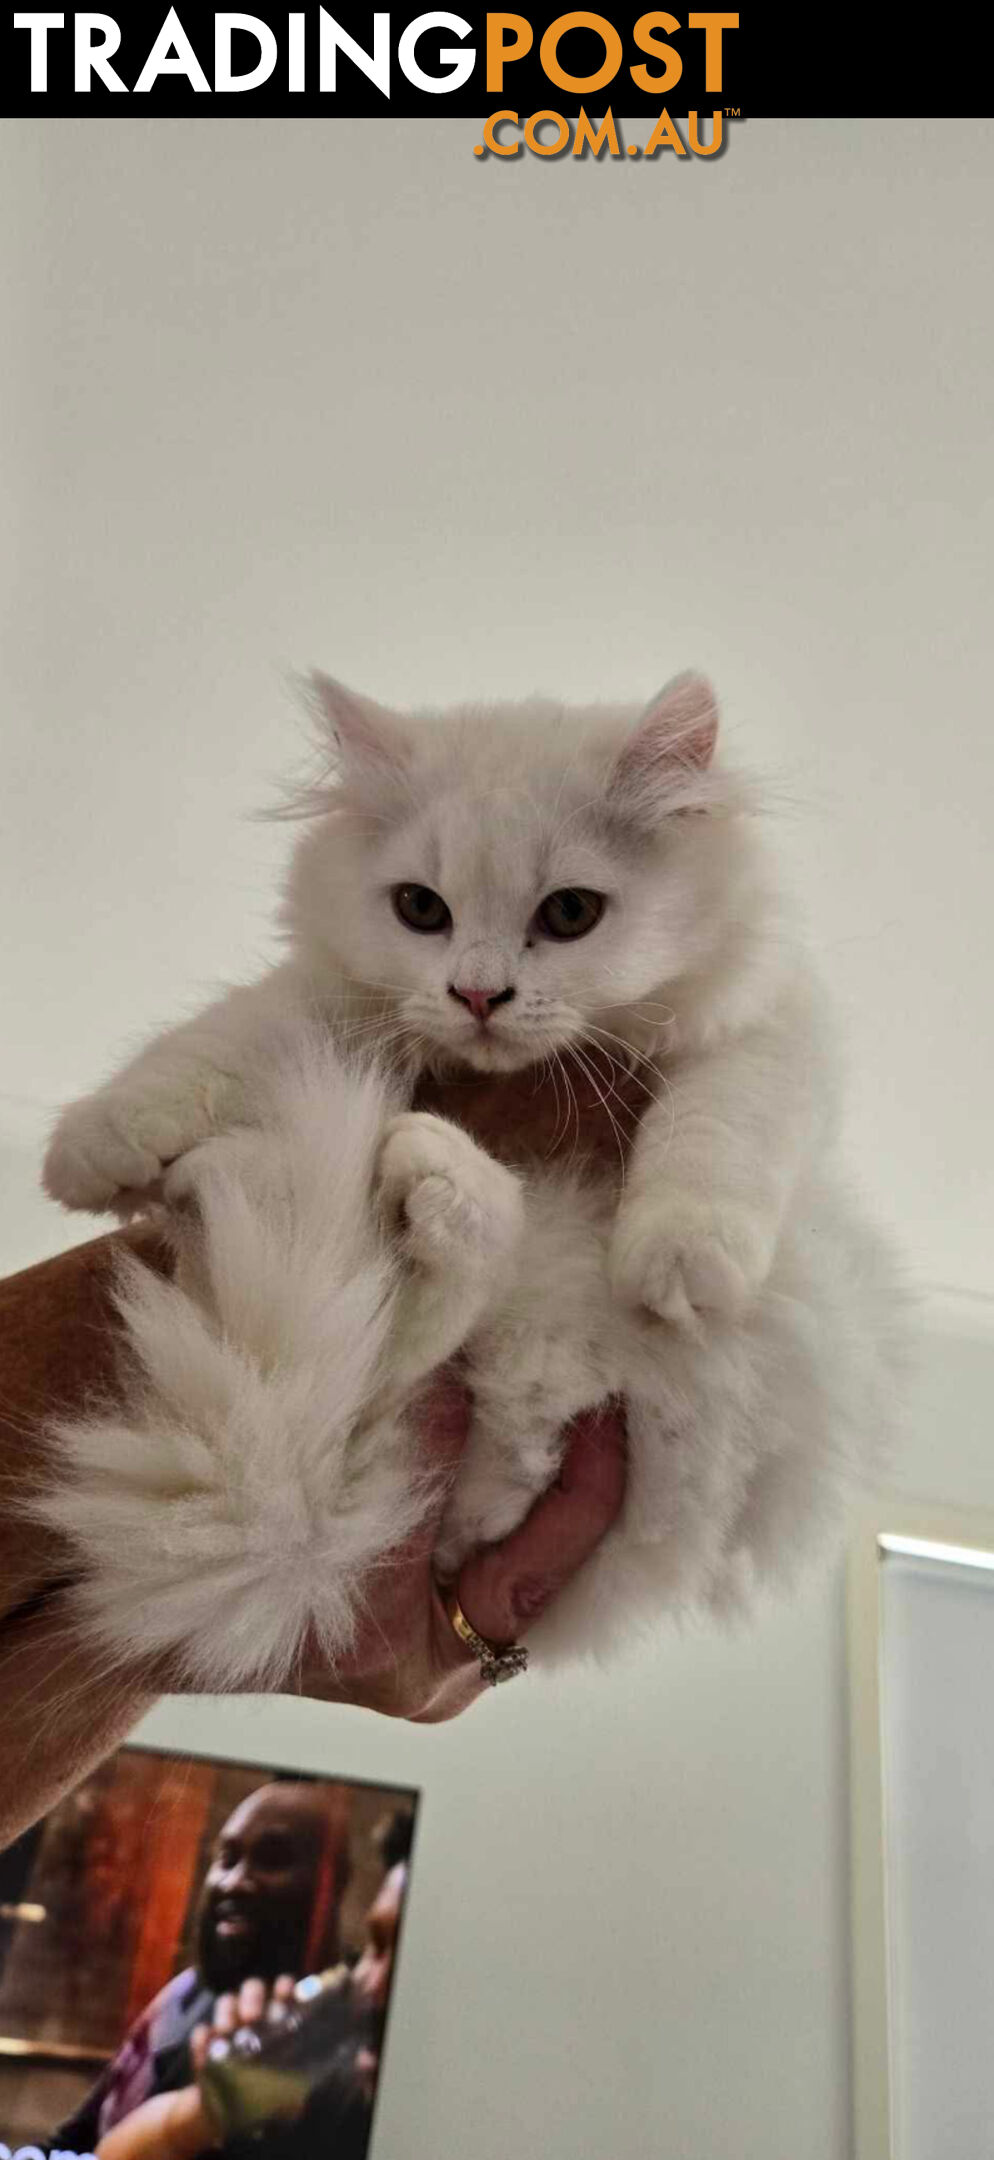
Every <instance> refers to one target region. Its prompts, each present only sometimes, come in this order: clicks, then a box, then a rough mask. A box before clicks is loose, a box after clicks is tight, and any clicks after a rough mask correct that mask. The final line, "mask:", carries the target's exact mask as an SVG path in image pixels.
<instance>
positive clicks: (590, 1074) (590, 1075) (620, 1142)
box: [567, 1043, 625, 1185]
mask: <svg viewBox="0 0 994 2160" xmlns="http://www.w3.org/2000/svg"><path fill="white" fill-rule="evenodd" d="M567 1055H568V1056H569V1057H572V1058H573V1059H574V1060H575V1062H576V1064H577V1065H578V1066H579V1068H580V1071H581V1072H582V1073H585V1075H586V1078H587V1080H588V1082H589V1084H590V1086H591V1087H592V1088H593V1091H594V1094H595V1095H596V1097H597V1100H598V1102H600V1103H601V1104H602V1105H603V1107H604V1110H605V1113H606V1115H607V1119H608V1122H609V1124H610V1127H611V1131H612V1132H613V1134H614V1144H615V1147H616V1148H617V1150H618V1162H619V1165H620V1168H621V1183H622V1185H624V1182H625V1148H624V1136H623V1134H622V1132H621V1130H620V1127H619V1125H618V1120H617V1118H616V1117H615V1115H614V1112H613V1111H612V1109H611V1107H610V1104H609V1103H608V1099H607V1096H606V1095H605V1094H604V1093H603V1092H602V1090H601V1088H600V1087H599V1086H598V1083H597V1079H596V1077H595V1074H594V1071H593V1068H592V1066H591V1065H590V1064H589V1062H588V1060H587V1059H586V1058H585V1057H584V1055H583V1052H582V1051H581V1050H580V1048H579V1046H578V1045H577V1044H576V1043H570V1045H569V1047H568V1051H567Z"/></svg>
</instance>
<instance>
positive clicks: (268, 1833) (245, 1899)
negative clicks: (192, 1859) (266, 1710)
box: [197, 1785, 335, 1995]
mask: <svg viewBox="0 0 994 2160" xmlns="http://www.w3.org/2000/svg"><path fill="white" fill-rule="evenodd" d="M334 1830H335V1825H334V1822H333V1821H331V1820H330V1819H329V1806H328V1801H327V1799H326V1797H325V1796H324V1794H323V1793H322V1791H321V1789H320V1787H316V1786H310V1785H264V1786H262V1787H261V1789H260V1791H258V1792H254V1793H250V1795H249V1797H248V1799H247V1800H243V1801H242V1803H241V1806H240V1807H237V1808H236V1809H235V1811H234V1814H233V1815H229V1817H228V1820H227V1822H226V1823H225V1825H224V1828H223V1830H222V1831H221V1834H220V1836H219V1838H218V1840H217V1844H216V1845H215V1848H214V1855H213V1858H212V1860H211V1864H210V1867H209V1868H208V1870H207V1874H206V1876H205V1877H204V1887H203V1891H202V1894H201V1900H200V1914H199V1919H198V1925H197V1968H198V1971H199V1973H200V1976H201V1979H202V1980H203V1981H204V1984H205V1986H206V1987H209V1988H210V1989H211V1992H212V1993H213V1994H214V1995H223V1994H225V1993H226V1992H227V1991H228V1990H229V1989H232V1988H239V1987H240V1986H241V1984H242V1981H243V1980H247V1979H248V1977H249V1975H250V1974H252V1973H255V1974H258V1975H259V1977H260V1978H261V1979H264V1980H275V1979H276V1977H277V1974H278V1973H299V1972H303V1971H304V1970H305V1954H306V1949H307V1942H308V1934H309V1930H310V1921H311V1913H312V1909H313V1904H314V1892H315V1884H316V1881H317V1877H318V1872H319V1869H320V1867H321V1862H322V1858H323V1855H324V1853H325V1850H326V1846H327V1843H328V1838H329V1832H330V1833H331V1835H332V1837H334Z"/></svg>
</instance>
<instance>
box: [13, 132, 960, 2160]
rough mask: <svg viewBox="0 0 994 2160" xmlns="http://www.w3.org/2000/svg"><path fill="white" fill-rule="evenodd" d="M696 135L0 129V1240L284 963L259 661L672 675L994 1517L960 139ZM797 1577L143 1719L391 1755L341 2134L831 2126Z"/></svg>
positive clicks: (30, 1243) (827, 1973)
mask: <svg viewBox="0 0 994 2160" xmlns="http://www.w3.org/2000/svg"><path fill="white" fill-rule="evenodd" d="M730 135H731V141H730V145H729V148H728V150H727V153H726V154H724V155H723V156H721V157H720V158H717V159H714V160H711V161H706V160H705V161H700V162H698V161H696V160H693V159H688V160H686V161H685V162H680V163H677V162H676V161H675V160H672V159H669V160H668V159H666V158H663V159H661V160H657V161H655V162H654V163H653V164H651V165H645V164H643V163H641V162H639V161H634V160H633V161H631V162H629V161H628V160H620V161H618V162H617V163H614V162H611V161H606V162H605V163H603V164H598V163H596V162H594V161H593V160H591V159H586V160H584V161H583V162H582V163H580V162H579V161H574V160H572V159H569V158H567V159H565V160H562V161H551V160H550V161H540V160H537V159H531V158H528V157H525V156H522V157H521V158H520V159H516V160H508V161H506V162H501V163H500V164H498V163H497V162H496V161H493V160H480V159H476V158H474V157H473V155H472V146H473V143H474V142H475V141H477V140H478V139H479V137H478V130H477V126H476V123H474V122H473V121H467V122H461V121H457V120H444V121H437V122H436V121H435V120H434V119H425V120H415V121H410V122H393V123H382V124H379V125H377V124H375V123H373V122H370V121H328V122H326V123H321V122H310V121H300V122H294V123H286V122H280V121H265V120H258V119H251V118H245V119H243V120H237V119H236V120H214V121H204V120H192V121H189V122H186V121H169V120H161V119H156V120H151V121H142V120H137V119H132V118H123V119H117V118H115V119H113V120H107V121H104V120H101V119H95V120H89V121H87V120H80V121H76V120H63V121H57V122H47V123H45V122H37V123H34V122H29V121H22V122H15V123H8V126H7V128H6V130H5V131H4V135H3V139H2V143H0V166H2V170H3V178H4V185H3V187H2V190H0V220H2V223H3V250H4V260H3V272H2V275H3V289H4V292H5V296H6V306H5V308H4V320H3V325H2V327H0V354H2V370H3V390H4V395H3V397H2V400H0V415H2V418H0V426H2V429H3V470H4V473H5V489H4V497H3V502H2V504H0V519H2V529H3V539H4V546H5V547H6V548H9V567H8V573H7V575H6V576H5V578H4V586H5V594H6V600H5V605H6V606H7V608H8V610H9V613H8V616H7V620H6V623H5V626H4V631H3V639H2V657H0V673H2V681H3V699H2V709H0V728H2V736H3V742H2V766H0V772H2V778H0V819H2V843H0V909H2V917H3V921H4V924H5V936H4V938H3V940H2V946H3V950H2V957H0V1016H2V1018H0V1029H2V1038H3V1040H2V1053H0V1180H2V1183H3V1192H4V1197H3V1206H2V1209H0V1259H2V1260H3V1261H4V1262H5V1263H6V1265H7V1266H8V1267H9V1268H16V1267H18V1266H23V1265H27V1264H28V1263H29V1262H30V1261H31V1260H33V1259H36V1258H39V1257H41V1256H42V1255H43V1254H45V1253H46V1252H50V1251H53V1250H55V1249H57V1248H58V1247H59V1246H60V1245H64V1244H68V1243H73V1242H76V1241H77V1240H78V1238H79V1237H80V1235H81V1234H86V1231H87V1229H88V1227H89V1225H88V1224H86V1223H80V1222H67V1221H65V1220H63V1219H62V1218H61V1217H60V1216H59V1214H58V1212H57V1211H56V1210H55V1209H54V1208H52V1207H51V1206H50V1205H49V1204H48V1203H47V1202H45V1201H44V1200H43V1199H41V1198H40V1197H39V1196H38V1194H37V1191H36V1181H37V1157H38V1150H39V1145H40V1140H41V1136H42V1134H43V1132H44V1129H45V1125H46V1123H47V1120H48V1119H49V1117H50V1115H51V1112H52V1109H53V1107H54V1106H55V1105H56V1104H58V1103H59V1102H60V1101H62V1100H63V1099H65V1098H66V1097H69V1096H72V1095H75V1094H77V1093H79V1092H81V1091H82V1090H84V1089H86V1088H88V1087H90V1086H92V1085H93V1084H94V1083H95V1082H96V1081H97V1080H99V1079H100V1078H101V1077H102V1076H103V1075H104V1074H105V1073H106V1072H107V1071H108V1070H109V1069H110V1068H111V1067H112V1066H113V1065H114V1064H115V1063H116V1062H118V1061H119V1059H120V1057H121V1055H122V1052H123V1051H124V1050H125V1049H126V1048H127V1047H128V1045H129V1044H131V1043H132V1042H134V1041H136V1040H137V1039H140V1038H141V1036H142V1035H143V1034H144V1033H145V1032H147V1031H148V1030H150V1029H152V1028H155V1027H158V1026H159V1025H161V1024H163V1023H165V1022H167V1021H170V1020H172V1019H174V1018H177V1017H179V1016H180V1015H181V1014H182V1013H183V1012H185V1011H189V1010H192V1009H194V1008H195V1007H196V1006H197V1005H198V1004H199V1003H200V1002H202V1000H203V998H204V996H205V994H206V993H208V992H209V991H210V990H211V989H212V988H213V986H214V985H215V983H216V982H217V981H218V980H219V979H222V978H223V979H232V978H237V977H245V976H247V975H249V974H251V973H252V972H253V971H254V970H255V969H256V967H257V966H258V964H259V962H260V960H262V959H265V958H267V957H268V956H269V955H270V954H271V953H272V950H273V943H272V937H271V927H270V924H271V908H272V901H273V895H274V890H275V884H276V880H277V878H278V874H279V869H280V866H281V863H282V861H283V859H284V853H285V848H286V845H287V835H286V831H285V829H284V828H279V827H277V828H270V827H266V826H259V825H256V824H253V823H250V822H248V820H247V816H246V813H248V812H250V811H252V810H254V809H255V808H257V807H258V806H259V805H261V804H265V803H266V802H267V801H268V800H271V799H272V797H273V794H274V791H275V786H276V783H277V781H278V779H279V777H280V776H281V775H282V774H283V773H285V771H286V769H287V766H288V764H290V765H292V764H293V763H294V762H295V760H296V759H297V758H298V756H299V754H300V736H299V732H298V726H299V723H298V718H297V715H296V713H295V710H294V706H293V701H292V698H291V696H290V693H289V691H288V688H287V676H288V673H289V671H290V670H291V669H293V668H298V667H305V666H308V665H311V664H320V665H323V666H325V667H327V668H329V669H330V670H332V671H333V672H335V673H336V674H338V675H340V676H342V677H344V678H345V680H346V681H349V682H352V683H354V684H355V685H357V686H359V687H361V688H364V689H367V690H369V691H370V692H372V693H373V694H375V695H376V696H378V697H380V698H383V699H385V700H388V701H389V700H394V701H396V702H399V703H403V702H405V701H410V702H423V701H428V700H433V699H448V698H456V697H459V696H463V695H465V696H468V697H475V696H483V695H491V694H492V695H498V694H500V695H514V694H516V693H526V692H529V691H533V690H537V689H538V690H547V691H549V692H552V693H562V694H563V695H565V696H567V697H594V696H602V695H603V696H611V695H613V694H618V695H621V696H624V697H626V698H627V697H637V696H639V695H642V694H644V695H645V696H648V695H649V694H650V693H651V692H652V690H653V689H654V688H655V687H656V686H657V685H658V684H659V683H660V682H661V681H662V680H663V679H664V678H665V677H666V676H667V675H669V674H671V673H673V672H675V671H676V670H677V669H679V668H681V667H684V666H688V665H698V666H702V667H704V668H706V669H707V670H708V671H709V672H710V673H711V674H712V675H713V677H714V679H715V681H716V683H717V686H718V689H719V693H720V696H721V699H722V703H723V707H724V712H725V716H726V718H725V739H726V744H727V749H728V754H729V755H730V756H734V757H736V758H738V759H740V760H741V762H743V763H745V764H748V765H750V766H752V767H755V768H758V769H759V770H760V771H761V772H763V773H767V774H768V775H769V776H770V784H769V802H770V827H771V833H772V834H773V835H774V836H775V838H776V840H777V844H778V845H779V846H780V848H781V850H782V853H783V856H784V859H785V864H786V867H787V871H788V874H789V876H790V877H791V879H792V880H793V885H794V889H795V891H796V893H797V896H798V904H799V907H800V908H801V910H802V912H803V913H804V915H805V917H806V919H807V922H808V925H809V928H810V933H811V938H812V942H813V944H814V947H815V950H816V952H817V954H818V956H819V960H820V964H821V966H822V969H823V972H824V973H825V975H826V976H827V978H828V980H829V983H830V985H831V988H832V991H833V993H834V995H835V998H836V1001H837V1004H838V1007H839V1010H840V1015H841V1021H842V1026H843V1029H844V1032H845V1038H846V1042H847V1047H848V1053H849V1063H850V1068H851V1076H852V1077H851V1091H850V1152H851V1159H852V1162H853V1166H854V1169H855V1170H856V1172H857V1174H858V1176H859V1178H860V1180H861V1182H862V1184H863V1186H864V1188H865V1189H866V1191H867V1192H868V1194H869V1196H870V1198H871V1200H872V1202H873V1204H874V1205H875V1207H876V1209H877V1211H878V1213H879V1214H880V1215H881V1216H882V1217H883V1218H884V1219H885V1220H887V1221H888V1222H889V1223H891V1224H892V1225H893V1227H894V1229H895V1231H896V1232H897V1234H898V1237H899V1239H900V1240H901V1242H902V1244H903V1246H904V1249H905V1251H906V1253H907V1255H908V1259H909V1264H910V1267H911V1269H912V1272H913V1274H914V1276H915V1279H916V1281H917V1282H918V1283H919V1285H920V1286H921V1288H922V1292H923V1300H924V1302H923V1307H922V1326H921V1351H920V1358H919V1370H918V1379H917V1383H916V1387H917V1392H916V1398H915V1404H914V1413H913V1427H914V1429H913V1434H912V1438H911V1443H910V1446H909V1450H908V1453H907V1456H906V1458H905V1460H904V1463H903V1464H902V1466H901V1469H900V1472H899V1475H898V1477H897V1479H896V1483H897V1484H899V1485H901V1486H902V1487H903V1488H904V1489H906V1490H907V1491H909V1492H911V1493H914V1494H917V1495H919V1496H921V1497H924V1498H928V1499H935V1500H937V1501H938V1500H941V1501H942V1502H943V1503H945V1504H948V1505H957V1504H958V1505H964V1506H967V1507H977V1506H984V1505H986V1506H991V1505H994V1460H992V1457H991V1452H990V1447H989V1437H988V1436H989V1431H990V1422H991V1414H992V1408H994V1303H992V1293H994V1260H992V1251H991V1237H990V1221H991V1182H992V1163H991V1147H990V1141H989V1137H988V1121H989V1103H990V1096H991V1072H992V1063H994V1060H992V1054H991V1053H992V1041H994V1016H992V999H991V995H990V980H991V975H990V960H989V943H990V934H991V933H990V924H991V919H992V913H994V911H992V899H994V874H992V869H991V854H990V843H989V821H990V811H991V801H992V782H994V738H992V731H991V726H990V680H991V666H990V659H991V641H990V630H989V613H990V585H991V565H992V519H994V510H992V505H994V451H992V435H991V425H990V385H989V356H990V350H991V334H992V330H994V302H992V288H991V281H990V276H989V255H988V248H989V238H988V234H989V204H990V200H991V185H992V181H994V141H992V136H991V131H990V130H989V128H988V129H986V130H985V129H983V128H982V127H981V125H980V124H979V123H965V122H958V121H957V122H954V121H941V120H938V121H933V122H922V121H917V120H915V121H912V120H908V121H873V120H860V121H849V120H836V121H822V122H818V121H806V122H805V121H797V122H787V121H777V122H758V121H757V122H746V123H745V124H743V125H741V126H737V127H733V128H731V130H730ZM845 1719H846V1677H845V1661H844V1639H843V1599H842V1571H841V1564H839V1565H837V1566H836V1567H834V1568H833V1569H831V1570H830V1571H828V1572H827V1573H825V1574H824V1575H823V1576H822V1577H820V1578H818V1579H815V1580H813V1581H811V1582H810V1583H809V1584H808V1586H807V1588H806V1589H805V1590H804V1592H803V1593H802V1594H801V1595H800V1596H799V1597H798V1598H797V1599H796V1600H795V1601H794V1603H793V1604H792V1606H791V1607H790V1608H789V1609H788V1610H785V1611H777V1612H771V1613H770V1614H769V1615H767V1616H765V1617H764V1618H763V1619H762V1620H761V1621H760V1623H759V1624H758V1625H757V1626H756V1627H755V1628H754V1629H753V1630H752V1631H751V1632H750V1633H749V1634H748V1635H743V1636H740V1637H734V1638H725V1637H716V1636H710V1637H709V1636H703V1635H702V1636H701V1637H699V1638H698V1637H693V1636H684V1637H676V1636H665V1637H661V1638H660V1641H659V1643H658V1644H657V1645H656V1646H655V1648H654V1649H653V1650H652V1651H650V1652H643V1653H640V1654H639V1656H638V1657H636V1658H633V1659H632V1660H631V1661H630V1662H629V1663H628V1664H627V1665H625V1666H623V1667H621V1668H619V1669H616V1670H614V1671H612V1672H610V1673H608V1674H605V1675H601V1674H591V1675H577V1676H576V1677H575V1678H571V1679H570V1680H569V1681H560V1682H557V1683H556V1684H555V1686H554V1687H553V1686H551V1685H543V1684H542V1683H540V1682H538V1681H537V1680H535V1679H529V1681H528V1683H527V1684H526V1685H524V1686H522V1687H520V1688H509V1689H507V1690H506V1691H503V1692H502V1693H501V1694H500V1695H499V1696H495V1697H494V1699H493V1700H492V1701H488V1702H487V1703H486V1704H485V1705H483V1706H481V1707H480V1708H479V1709H477V1710H476V1711H474V1712H473V1713H472V1715H471V1717H470V1718H469V1719H467V1720H465V1721H461V1722H460V1723H459V1725H458V1726H457V1727H452V1728H440V1729H438V1730H437V1731H428V1730H426V1731H423V1732H422V1731H417V1730H415V1729H414V1728H411V1729H406V1730H405V1729H400V1728H394V1727H393V1726H392V1725H390V1724H388V1723H385V1722H384V1723H382V1724H377V1723H376V1722H375V1721H374V1720H372V1719H369V1718H367V1717H365V1716H364V1715H362V1714H360V1713H352V1712H348V1711H342V1710H338V1709H335V1710H328V1709H325V1708H322V1707H320V1706H317V1705H308V1704H292V1703H289V1702H273V1703H247V1702H240V1703H237V1704H226V1705H225V1706H224V1707H223V1709H222V1710H220V1711H219V1710H218V1709H217V1707H216V1706H213V1707H212V1706H205V1705H196V1706H191V1705H186V1706H181V1705H173V1706H169V1707H168V1708H163V1709H161V1710H160V1711H158V1712H157V1713H156V1714H155V1717H154V1718H153V1720H152V1721H151V1724H150V1726H149V1727H148V1731H149V1732H150V1733H151V1734H152V1735H153V1736H154V1737H157V1738H160V1739H163V1740H164V1741H166V1742H168V1743H169V1744H173V1743H175V1744H182V1742H183V1739H184V1737H186V1738H188V1739H189V1741H190V1744H194V1745H195V1744H197V1743H198V1737H199V1742H200V1744H204V1743H205V1741H206V1740H207V1735H208V1733H209V1735H210V1744H211V1745H212V1746H216V1745H217V1744H219V1743H218V1733H219V1731H220V1732H221V1734H222V1741H221V1743H220V1744H222V1745H223V1746H224V1747H225V1748H228V1747H230V1750H231V1752H232V1753H235V1754H237V1753H239V1752H242V1753H251V1754H253V1755H254V1756H256V1757H258V1756H259V1754H260V1752H261V1753H262V1755H263V1757H264V1758H268V1756H269V1755H270V1753H271V1752H272V1751H273V1750H274V1749H277V1750H278V1749H284V1750H286V1751H287V1753H288V1755H289V1757H290V1758H291V1759H298V1760H300V1761H302V1762H306V1763H309V1764H310V1766H311V1767H312V1768H314V1769H316V1770H327V1771H329V1772H330V1773H333V1774H335V1775H345V1776H348V1775H355V1776H371V1777H382V1778H385V1779H387V1780H388V1781H396V1782H398V1783H412V1784H416V1785H420V1786H423V1788H424V1790H425V1795H426V1799H425V1808H424V1816H423V1832H422V1839H421V1844H420V1846H419V1871H418V1875H417V1878H416V1881H415V1885H414V1889H413V1892H412V1904H411V1915H410V1921H409V1935H408V1939H407V1947H406V1951H405V1956H406V1957H407V1959H408V1963H407V1967H406V1974H405V1978H406V1983H407V1984H406V1985H405V1987H404V1988H403V1989H402V1990H401V1993H400V1997H399V1998H398V2004H397V2010H396V2019H395V2023H394V2026H393V2030H392V2035H391V2074H390V2076H389V2077H388V2079H387V2080H386V2083H385V2089H384V2094H383V2097H382V2111H381V2114H380V2117H379V2122H378V2130H377V2136H378V2143H377V2144H376V2147H375V2155H376V2160H436V2156H437V2154H438V2153H439V2152H440V2151H445V2150H452V2149H454V2148H455V2147H456V2145H457V2144H458V2146H459V2147H460V2149H462V2148H467V2149H471V2150H472V2153H473V2160H505V2156H506V2154H507V2153H508V2152H510V2151H522V2152H525V2151H528V2152H532V2151H534V2152H541V2153H542V2155H543V2160H605V2156H606V2155H608V2154H611V2155H614V2156H618V2155H623V2156H625V2160H628V2156H630V2160H643V2156H645V2155H648V2154H650V2153H656V2152H659V2153H663V2154H665V2155H666V2160H703V2156H704V2155H707V2156H708V2160H796V2156H797V2155H798V2154H800V2153H803V2154H804V2155H805V2160H842V2156H843V2155H845V2154H847V2153H848V2151H849V2135H850V2133H849V2036H848V2016H849V1995H848V1978H847V1972H848V1948H849V1941H848V1916H847V1898H848V1876H847V1827H846V1825H847V1813H846V1806H847V1797H846V1733H845Z"/></svg>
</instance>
